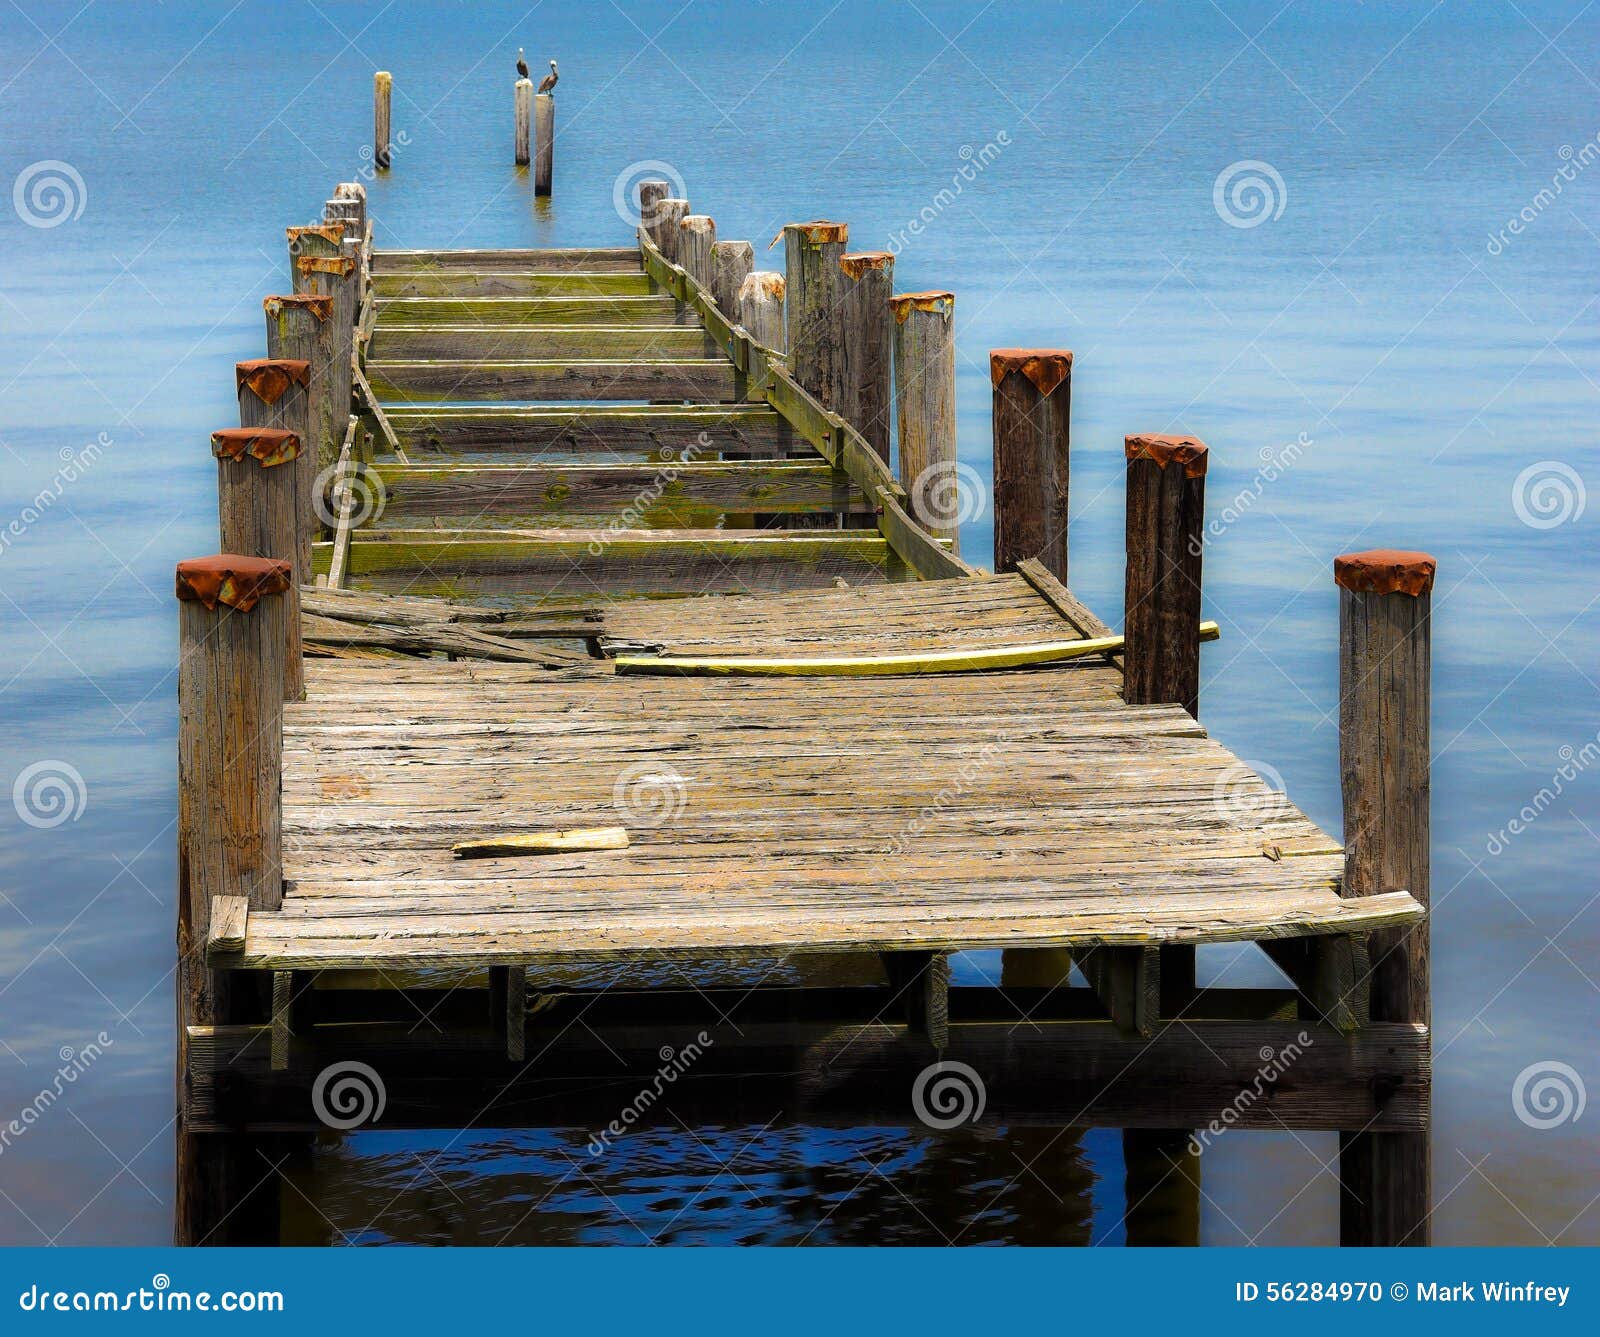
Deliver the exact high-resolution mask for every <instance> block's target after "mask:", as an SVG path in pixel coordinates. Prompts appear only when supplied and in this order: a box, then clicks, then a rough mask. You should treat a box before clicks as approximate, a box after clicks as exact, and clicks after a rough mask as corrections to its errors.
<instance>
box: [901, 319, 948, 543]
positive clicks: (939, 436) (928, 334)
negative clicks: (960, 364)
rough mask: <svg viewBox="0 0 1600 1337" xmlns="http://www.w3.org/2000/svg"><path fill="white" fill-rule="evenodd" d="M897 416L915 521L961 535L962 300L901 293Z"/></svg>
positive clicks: (940, 532) (939, 532) (945, 535)
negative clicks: (958, 313)
mask: <svg viewBox="0 0 1600 1337" xmlns="http://www.w3.org/2000/svg"><path fill="white" fill-rule="evenodd" d="M889 309H890V314H891V315H892V316H893V317H894V412H895V421H896V426H897V429H898V431H897V435H898V439H899V446H900V457H899V470H900V486H901V487H903V488H905V490H906V496H907V499H908V501H909V503H910V510H911V514H912V517H913V518H914V519H916V520H917V521H918V522H920V523H921V525H922V526H923V528H925V529H927V530H928V531H929V532H930V533H932V534H935V535H937V536H938V537H940V538H954V537H955V536H956V529H957V521H958V519H959V516H960V501H959V496H958V488H959V477H958V475H957V472H956V341H955V310H956V298H955V294H954V293H949V292H908V293H896V294H895V295H894V296H893V297H891V298H890V299H889Z"/></svg>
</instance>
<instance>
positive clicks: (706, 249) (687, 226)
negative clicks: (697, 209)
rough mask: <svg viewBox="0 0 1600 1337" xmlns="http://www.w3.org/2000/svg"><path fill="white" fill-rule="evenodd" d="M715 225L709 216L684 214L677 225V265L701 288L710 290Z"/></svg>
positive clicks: (715, 234)
mask: <svg viewBox="0 0 1600 1337" xmlns="http://www.w3.org/2000/svg"><path fill="white" fill-rule="evenodd" d="M716 241H717V223H716V220H715V219H714V218H712V217H711V215H710V214H686V215H684V218H683V221H682V222H681V223H679V224H678V263H679V264H680V265H682V266H683V267H684V269H686V270H687V271H688V273H689V277H690V278H692V279H693V280H694V281H695V282H696V283H698V284H699V285H700V286H701V287H702V288H705V289H706V290H708V291H709V290H710V288H711V248H712V247H713V246H714V245H716Z"/></svg>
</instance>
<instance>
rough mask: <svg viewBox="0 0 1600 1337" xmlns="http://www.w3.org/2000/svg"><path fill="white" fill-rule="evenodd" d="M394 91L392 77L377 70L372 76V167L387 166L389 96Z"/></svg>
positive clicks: (384, 71)
mask: <svg viewBox="0 0 1600 1337" xmlns="http://www.w3.org/2000/svg"><path fill="white" fill-rule="evenodd" d="M393 91H394V75H392V74H390V73H389V71H388V70H379V71H378V72H377V73H376V74H374V75H373V76H372V165H373V166H374V167H380V168H383V169H385V170H387V169H388V166H389V95H390V94H391V93H392V92H393Z"/></svg>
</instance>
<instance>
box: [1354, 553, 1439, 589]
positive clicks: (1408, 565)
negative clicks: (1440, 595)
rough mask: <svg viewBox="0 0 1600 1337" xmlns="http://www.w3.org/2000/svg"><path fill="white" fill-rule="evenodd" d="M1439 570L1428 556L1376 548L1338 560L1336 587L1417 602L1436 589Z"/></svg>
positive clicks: (1437, 565) (1436, 564)
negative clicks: (1391, 595)
mask: <svg viewBox="0 0 1600 1337" xmlns="http://www.w3.org/2000/svg"><path fill="white" fill-rule="evenodd" d="M1438 567H1439V564H1438V563H1437V562H1436V561H1434V560H1433V558H1432V557H1430V556H1429V555H1428V554H1427V553H1425V552H1406V551H1404V550H1403V549H1400V548H1373V549H1372V550H1371V551H1370V552H1347V553H1345V555H1344V556H1343V557H1335V558H1334V559H1333V583H1334V584H1335V585H1338V586H1339V587H1340V588H1341V589H1346V590H1351V591H1353V592H1354V593H1356V594H1409V595H1411V597H1412V598H1416V597H1417V596H1418V595H1419V594H1426V593H1427V592H1428V591H1429V590H1431V589H1432V588H1433V576H1434V572H1435V571H1437V570H1438Z"/></svg>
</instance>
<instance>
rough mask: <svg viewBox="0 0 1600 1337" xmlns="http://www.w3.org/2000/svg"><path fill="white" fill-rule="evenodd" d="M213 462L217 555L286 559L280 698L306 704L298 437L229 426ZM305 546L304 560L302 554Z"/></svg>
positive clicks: (214, 442)
mask: <svg viewBox="0 0 1600 1337" xmlns="http://www.w3.org/2000/svg"><path fill="white" fill-rule="evenodd" d="M211 453H212V454H213V455H214V456H215V457H216V460H217V519H218V522H219V524H218V527H219V529H220V531H221V535H220V537H221V539H222V551H223V552H226V553H238V554H239V555H240V556H242V557H272V558H277V557H280V556H282V555H283V554H288V557H287V558H286V559H285V560H288V561H289V562H290V565H291V573H290V574H291V578H290V581H289V588H288V589H287V590H285V591H284V595H283V602H284V607H285V610H286V612H285V616H284V622H285V624H286V628H287V631H286V637H287V639H286V641H285V646H284V658H283V699H284V700H285V701H301V700H304V699H305V694H306V685H305V667H304V660H303V658H302V653H303V652H302V650H301V639H300V637H301V628H300V586H301V585H303V584H305V583H307V581H308V580H309V579H310V575H309V568H308V567H307V566H305V565H302V563H303V562H307V561H309V557H310V550H311V545H310V540H309V533H310V528H311V517H310V515H309V514H308V513H307V512H305V511H303V510H302V509H301V505H300V503H301V490H300V480H299V478H298V477H297V475H298V473H299V469H298V462H299V461H300V459H301V458H302V456H303V455H304V453H305V451H304V448H303V445H302V442H301V440H300V438H299V437H298V436H297V435H295V433H294V432H292V431H290V430H289V429H288V428H284V427H228V428H224V429H223V430H221V431H219V432H213V433H212V434H211ZM302 549H304V552H305V554H306V555H305V556H304V557H302V556H301V551H302Z"/></svg>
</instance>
